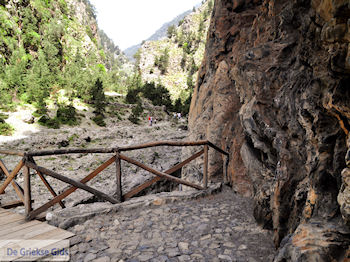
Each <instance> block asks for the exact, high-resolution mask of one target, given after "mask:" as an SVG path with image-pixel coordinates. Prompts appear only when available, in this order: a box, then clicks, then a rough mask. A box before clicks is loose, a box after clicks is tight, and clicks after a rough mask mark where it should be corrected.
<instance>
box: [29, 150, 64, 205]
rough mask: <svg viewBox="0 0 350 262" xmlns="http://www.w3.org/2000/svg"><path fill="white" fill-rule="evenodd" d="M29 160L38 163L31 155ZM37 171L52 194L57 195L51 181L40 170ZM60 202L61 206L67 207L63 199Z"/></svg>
mask: <svg viewBox="0 0 350 262" xmlns="http://www.w3.org/2000/svg"><path fill="white" fill-rule="evenodd" d="M29 160H30V161H32V162H33V163H34V164H36V162H35V160H34V158H33V157H32V156H30V157H29ZM36 173H37V174H38V176H39V177H40V179H41V181H43V183H44V185H45V186H46V188H47V189H48V190H49V191H50V193H51V195H52V196H53V197H56V196H57V194H56V192H55V190H54V189H53V188H52V186H51V185H50V183H49V181H47V180H46V178H45V177H44V176H43V174H41V173H40V172H39V171H36ZM58 203H59V204H60V206H61V207H62V208H65V207H66V206H65V205H64V204H63V202H62V201H59V202H58Z"/></svg>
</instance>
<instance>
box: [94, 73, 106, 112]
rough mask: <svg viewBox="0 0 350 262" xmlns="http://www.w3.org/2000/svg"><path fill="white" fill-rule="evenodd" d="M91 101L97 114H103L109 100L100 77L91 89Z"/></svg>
mask: <svg viewBox="0 0 350 262" xmlns="http://www.w3.org/2000/svg"><path fill="white" fill-rule="evenodd" d="M90 102H91V103H92V106H93V107H94V108H95V113H96V115H103V112H105V107H106V103H107V100H106V96H105V93H104V90H103V83H102V81H101V79H100V78H97V80H96V82H95V85H93V86H92V88H91V90H90Z"/></svg>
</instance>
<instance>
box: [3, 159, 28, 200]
mask: <svg viewBox="0 0 350 262" xmlns="http://www.w3.org/2000/svg"><path fill="white" fill-rule="evenodd" d="M23 166H24V161H23V159H22V160H21V161H19V163H18V165H17V166H16V167H15V169H13V170H12V172H11V173H10V174H9V176H8V177H7V178H6V180H5V182H4V183H3V184H2V186H1V187H0V194H2V193H4V192H5V189H6V187H7V186H8V185H9V184H10V183H11V181H12V180H13V179H14V178H15V176H16V175H17V173H18V172H19V170H21V168H22V167H23Z"/></svg>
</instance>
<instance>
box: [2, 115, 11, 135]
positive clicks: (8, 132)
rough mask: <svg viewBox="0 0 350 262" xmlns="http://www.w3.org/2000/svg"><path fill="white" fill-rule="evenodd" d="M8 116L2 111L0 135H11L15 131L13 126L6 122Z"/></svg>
mask: <svg viewBox="0 0 350 262" xmlns="http://www.w3.org/2000/svg"><path fill="white" fill-rule="evenodd" d="M7 118H8V116H6V115H3V114H1V113H0V135H3V136H10V135H12V133H13V131H14V129H13V127H12V126H11V125H9V124H7V123H6V122H5V119H7Z"/></svg>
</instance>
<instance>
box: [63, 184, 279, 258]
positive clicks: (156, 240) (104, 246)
mask: <svg viewBox="0 0 350 262" xmlns="http://www.w3.org/2000/svg"><path fill="white" fill-rule="evenodd" d="M252 213H253V211H252V202H251V200H250V199H247V198H244V197H241V196H238V195H237V194H235V193H234V192H233V191H232V190H230V189H229V188H226V187H224V189H223V190H222V192H220V193H218V194H216V195H210V196H207V197H204V198H200V199H195V200H187V201H180V202H174V203H168V204H162V205H158V206H157V205H153V206H149V207H139V208H136V209H131V210H120V211H118V212H112V213H109V214H101V215H97V216H94V217H93V218H91V219H88V220H86V221H85V222H84V223H82V224H77V225H75V226H73V227H71V228H69V229H68V230H69V231H71V232H73V233H75V234H76V236H75V237H74V238H73V239H72V241H71V245H72V246H71V249H70V254H71V261H83V262H88V261H94V262H115V261H119V262H141V261H164V262H165V261H169V262H172V261H208V262H215V261H249V262H255V261H272V259H273V253H274V251H275V250H274V247H273V243H272V234H271V232H269V231H267V230H263V229H262V228H260V227H259V226H258V225H257V224H256V222H255V220H254V218H253V216H252Z"/></svg>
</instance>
